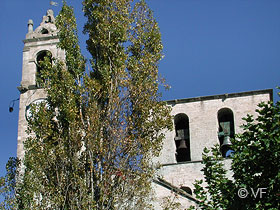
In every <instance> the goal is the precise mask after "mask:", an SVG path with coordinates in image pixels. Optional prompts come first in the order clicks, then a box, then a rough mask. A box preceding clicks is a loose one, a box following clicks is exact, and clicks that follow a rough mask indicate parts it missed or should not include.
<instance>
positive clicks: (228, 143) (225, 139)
mask: <svg viewBox="0 0 280 210" xmlns="http://www.w3.org/2000/svg"><path fill="white" fill-rule="evenodd" d="M231 145H232V143H231V141H230V137H229V136H225V137H224V140H223V143H222V145H221V148H223V147H225V146H231Z"/></svg>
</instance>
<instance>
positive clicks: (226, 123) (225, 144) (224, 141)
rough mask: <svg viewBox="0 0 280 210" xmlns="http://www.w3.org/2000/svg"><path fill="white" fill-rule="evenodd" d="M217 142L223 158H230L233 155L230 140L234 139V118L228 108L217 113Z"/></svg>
mask: <svg viewBox="0 0 280 210" xmlns="http://www.w3.org/2000/svg"><path fill="white" fill-rule="evenodd" d="M218 122H219V133H218V137H219V141H220V145H221V152H222V155H223V157H230V156H231V154H232V153H233V150H232V149H231V141H230V138H234V134H235V131H234V117H233V112H232V111H231V109H229V108H222V109H220V110H219V111H218Z"/></svg>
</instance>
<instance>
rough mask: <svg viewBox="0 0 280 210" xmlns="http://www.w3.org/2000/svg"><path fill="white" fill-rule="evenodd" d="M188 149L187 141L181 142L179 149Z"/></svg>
mask: <svg viewBox="0 0 280 210" xmlns="http://www.w3.org/2000/svg"><path fill="white" fill-rule="evenodd" d="M187 148H188V147H187V144H186V140H184V139H182V140H181V141H180V145H179V147H178V149H187Z"/></svg>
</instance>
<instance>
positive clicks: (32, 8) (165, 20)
mask: <svg viewBox="0 0 280 210" xmlns="http://www.w3.org/2000/svg"><path fill="white" fill-rule="evenodd" d="M57 2H59V4H60V6H61V1H57ZM68 3H69V4H70V5H72V6H74V8H75V13H76V17H77V19H78V24H79V31H80V38H81V45H82V47H83V52H84V53H85V54H86V50H85V39H86V36H85V35H83V34H82V33H81V31H82V27H83V22H84V20H85V19H84V17H83V14H82V11H81V8H82V7H81V1H79V0H68ZM148 3H149V5H150V7H151V8H152V10H153V11H154V15H155V17H156V19H157V21H158V22H159V26H160V29H161V33H162V39H163V44H164V54H165V58H164V59H163V60H162V62H161V64H160V73H161V74H162V75H163V76H164V77H165V78H166V80H167V82H168V83H169V84H170V85H171V87H172V88H171V90H170V91H168V92H165V93H164V94H163V99H164V100H169V99H176V98H189V97H196V96H205V95H215V94H222V93H231V92H241V91H249V90H258V89H267V88H273V89H274V99H278V97H276V92H277V91H276V90H275V87H276V86H278V85H280V1H279V0H269V1H268V0H149V1H148ZM0 5H1V6H0V7H1V12H0V68H1V75H2V77H1V78H2V81H1V83H0V94H1V102H0V112H1V117H2V119H1V121H0V131H1V133H0V135H1V142H0V145H1V146H0V175H3V174H4V170H5V164H6V162H7V160H8V158H9V157H10V156H16V145H17V121H18V103H16V105H15V110H14V112H13V113H9V112H8V106H9V102H10V101H11V100H13V99H16V98H18V97H19V92H18V90H17V89H16V87H17V86H19V84H20V81H21V71H22V69H21V68H22V49H23V42H22V40H23V39H24V38H25V34H26V33H27V22H28V19H33V21H34V27H35V28H36V27H37V26H38V25H39V24H40V22H41V20H42V16H43V15H45V13H46V10H47V9H49V8H50V6H49V1H48V0H26V1H24V0H1V4H0ZM60 6H59V7H52V8H53V10H54V12H55V14H57V13H58V11H59V8H60ZM86 55H87V56H88V54H86Z"/></svg>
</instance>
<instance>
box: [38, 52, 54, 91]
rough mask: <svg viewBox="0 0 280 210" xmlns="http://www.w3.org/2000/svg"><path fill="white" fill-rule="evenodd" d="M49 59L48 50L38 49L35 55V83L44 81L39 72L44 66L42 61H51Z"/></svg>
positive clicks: (49, 53) (50, 56) (50, 55)
mask: <svg viewBox="0 0 280 210" xmlns="http://www.w3.org/2000/svg"><path fill="white" fill-rule="evenodd" d="M51 59H52V54H51V52H50V51H47V50H43V51H40V52H39V53H38V54H37V57H36V66H37V72H36V83H37V86H41V85H40V84H42V83H44V82H45V80H44V78H43V77H42V74H41V73H42V69H43V68H44V64H43V62H44V61H49V62H51Z"/></svg>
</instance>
